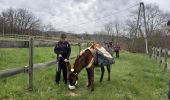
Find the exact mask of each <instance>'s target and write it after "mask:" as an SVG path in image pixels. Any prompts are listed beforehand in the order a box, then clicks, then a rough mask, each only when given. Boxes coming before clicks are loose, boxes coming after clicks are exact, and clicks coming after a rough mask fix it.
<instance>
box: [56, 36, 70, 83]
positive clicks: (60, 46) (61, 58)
mask: <svg viewBox="0 0 170 100" xmlns="http://www.w3.org/2000/svg"><path fill="white" fill-rule="evenodd" d="M65 39H66V35H65V34H61V40H60V41H58V43H57V44H56V46H55V48H54V52H55V53H56V54H57V63H58V64H57V70H56V80H55V81H56V83H58V84H59V81H60V74H61V70H62V72H63V78H64V82H65V84H67V66H66V64H67V62H68V60H69V57H70V53H71V47H70V44H69V42H68V41H66V40H65Z"/></svg>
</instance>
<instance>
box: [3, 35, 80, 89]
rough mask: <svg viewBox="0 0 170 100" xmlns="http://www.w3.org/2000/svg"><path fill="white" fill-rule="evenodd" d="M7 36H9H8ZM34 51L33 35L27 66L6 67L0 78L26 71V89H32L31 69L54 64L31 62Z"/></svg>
mask: <svg viewBox="0 0 170 100" xmlns="http://www.w3.org/2000/svg"><path fill="white" fill-rule="evenodd" d="M8 37H9V36H8ZM77 45H78V46H79V52H80V51H81V43H77ZM33 52H34V37H29V66H28V67H27V66H26V67H20V68H14V69H8V70H2V71H0V78H6V77H10V76H13V75H16V74H20V73H24V72H28V76H29V78H28V82H29V83H28V89H29V90H32V88H33V69H40V68H44V67H48V66H51V65H54V64H55V62H56V61H55V60H54V61H49V62H45V63H39V64H33V59H34V58H33V57H34V56H33V54H34V53H33ZM74 58H75V57H71V58H70V59H74Z"/></svg>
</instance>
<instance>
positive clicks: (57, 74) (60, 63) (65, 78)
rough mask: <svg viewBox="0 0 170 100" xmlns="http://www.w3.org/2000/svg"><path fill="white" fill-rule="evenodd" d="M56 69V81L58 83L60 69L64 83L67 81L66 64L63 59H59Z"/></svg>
mask: <svg viewBox="0 0 170 100" xmlns="http://www.w3.org/2000/svg"><path fill="white" fill-rule="evenodd" d="M58 67H59V68H58V71H57V70H56V83H59V81H60V75H61V70H62V73H63V79H64V82H65V84H66V83H67V66H66V62H64V60H63V59H59V63H58Z"/></svg>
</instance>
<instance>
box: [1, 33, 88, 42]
mask: <svg viewBox="0 0 170 100" xmlns="http://www.w3.org/2000/svg"><path fill="white" fill-rule="evenodd" d="M29 37H33V38H34V40H36V41H59V40H60V38H58V37H47V36H31V35H17V34H4V35H0V40H13V41H14V40H15V41H29ZM67 40H68V41H69V42H77V43H79V42H80V43H89V42H91V41H89V40H81V39H67Z"/></svg>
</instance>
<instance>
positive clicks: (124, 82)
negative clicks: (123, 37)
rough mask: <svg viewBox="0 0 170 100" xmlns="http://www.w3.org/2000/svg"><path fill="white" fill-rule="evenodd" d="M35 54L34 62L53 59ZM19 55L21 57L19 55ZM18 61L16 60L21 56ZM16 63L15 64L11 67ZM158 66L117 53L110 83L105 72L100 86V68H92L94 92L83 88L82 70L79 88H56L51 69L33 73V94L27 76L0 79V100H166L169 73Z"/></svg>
mask: <svg viewBox="0 0 170 100" xmlns="http://www.w3.org/2000/svg"><path fill="white" fill-rule="evenodd" d="M73 49H74V50H73V51H74V52H73V53H72V55H74V54H76V53H77V52H78V49H77V48H73ZM18 50H20V52H22V51H24V49H18ZM50 50H52V51H50ZM1 51H2V50H1ZM4 51H5V50H4ZM35 51H39V54H38V57H37V61H35V62H41V61H46V60H51V59H54V58H55V55H54V54H53V49H51V48H37V50H35ZM46 51H48V53H47V54H49V55H44V54H45V53H46ZM42 54H43V55H42ZM50 54H51V55H50ZM7 55H8V54H7ZM9 55H10V54H9ZM20 56H22V55H21V54H20ZM42 57H43V58H42ZM17 59H18V61H19V59H20V60H21V59H22V57H20V58H17ZM1 60H3V59H1ZM17 63H18V62H16V63H15V62H14V64H17ZM25 63H26V62H25ZM71 63H73V61H71ZM158 65H159V64H158V63H157V62H156V61H155V60H154V59H150V58H149V57H148V56H147V55H144V54H137V53H135V54H133V53H129V52H125V51H123V52H121V54H120V58H119V59H116V64H114V65H113V66H112V68H111V81H107V71H105V75H104V79H103V82H101V83H100V82H99V78H100V69H99V68H96V69H95V82H94V85H95V90H94V92H90V90H89V89H87V88H86V86H85V84H86V81H87V75H86V71H85V70H82V72H81V73H80V75H79V83H78V88H77V89H76V90H75V91H70V90H68V86H67V85H64V83H62V82H61V84H59V85H56V84H55V83H54V78H55V66H51V67H49V68H45V69H41V70H35V71H34V81H33V83H34V90H33V91H28V90H27V81H28V75H27V74H26V73H25V74H20V75H16V76H13V77H10V78H7V79H1V80H0V99H15V100H30V99H32V100H49V99H50V100H80V99H81V100H166V99H167V96H166V94H167V90H168V84H169V80H170V78H169V75H170V73H169V71H167V72H163V67H159V66H158ZM9 67H10V66H9ZM12 67H13V65H12ZM71 94H74V95H75V96H73V95H71Z"/></svg>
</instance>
